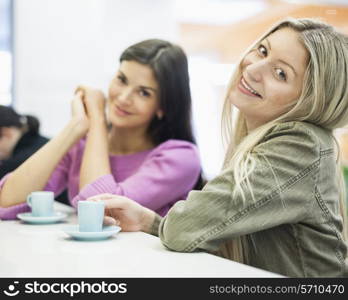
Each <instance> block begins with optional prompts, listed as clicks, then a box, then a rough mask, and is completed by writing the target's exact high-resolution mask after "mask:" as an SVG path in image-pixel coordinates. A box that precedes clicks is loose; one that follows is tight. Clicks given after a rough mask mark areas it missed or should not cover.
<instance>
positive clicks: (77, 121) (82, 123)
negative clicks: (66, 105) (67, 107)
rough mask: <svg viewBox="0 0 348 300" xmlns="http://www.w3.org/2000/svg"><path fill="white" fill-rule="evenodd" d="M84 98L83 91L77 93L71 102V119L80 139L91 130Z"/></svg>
mask: <svg viewBox="0 0 348 300" xmlns="http://www.w3.org/2000/svg"><path fill="white" fill-rule="evenodd" d="M82 97H83V93H82V91H76V93H75V94H74V97H73V98H72V100H71V114H72V116H71V118H72V122H73V123H74V125H75V127H74V128H76V134H77V135H78V136H79V137H83V136H85V135H86V133H87V131H88V128H89V120H88V117H87V112H86V108H85V105H84V103H83V99H82Z"/></svg>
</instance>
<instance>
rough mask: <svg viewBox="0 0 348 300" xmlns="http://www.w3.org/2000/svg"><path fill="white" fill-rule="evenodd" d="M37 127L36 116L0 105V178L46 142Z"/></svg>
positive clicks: (38, 125) (38, 124)
mask: <svg viewBox="0 0 348 300" xmlns="http://www.w3.org/2000/svg"><path fill="white" fill-rule="evenodd" d="M39 127H40V123H39V120H38V119H37V118H36V117H34V116H29V115H20V114H18V113H17V112H16V111H15V110H14V109H13V108H12V107H9V106H4V105H0V179H1V178H2V177H4V176H5V175H6V174H7V173H9V172H11V171H13V170H14V169H16V168H17V167H18V166H19V165H21V164H22V163H23V162H24V161H25V160H26V159H27V158H28V157H29V156H31V155H32V154H33V153H34V152H36V151H37V150H38V149H39V148H41V147H42V146H43V145H44V144H46V143H47V142H48V139H47V138H46V137H43V136H41V135H40V134H39Z"/></svg>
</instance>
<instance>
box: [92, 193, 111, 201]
mask: <svg viewBox="0 0 348 300" xmlns="http://www.w3.org/2000/svg"><path fill="white" fill-rule="evenodd" d="M114 196H115V195H113V194H108V193H105V194H99V195H95V196H93V197H89V198H87V201H101V200H108V199H110V198H112V197H114Z"/></svg>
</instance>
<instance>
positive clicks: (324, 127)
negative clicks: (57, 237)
mask: <svg viewBox="0 0 348 300" xmlns="http://www.w3.org/2000/svg"><path fill="white" fill-rule="evenodd" d="M347 85H348V39H347V37H346V36H344V35H342V34H340V33H338V32H337V31H336V30H334V29H333V28H332V27H331V26H329V25H327V24H324V23H321V22H318V21H315V20H310V19H298V20H286V21H283V22H281V23H279V24H277V25H275V26H274V27H273V28H272V29H271V30H270V31H268V32H267V33H266V34H265V35H264V36H263V37H261V38H260V40H258V41H257V42H256V43H255V44H254V45H253V46H252V47H251V48H250V49H249V50H248V51H247V52H246V54H245V55H244V57H243V58H242V59H241V61H240V64H239V67H238V70H237V71H236V73H235V74H234V76H233V78H232V80H231V83H230V85H229V88H228V92H227V97H226V101H225V109H224V122H225V125H227V129H230V128H231V126H230V125H231V124H232V121H231V120H230V116H231V106H232V105H233V106H234V107H236V108H237V109H238V111H239V115H238V118H237V120H236V124H235V126H234V127H233V130H234V131H233V132H232V133H231V134H229V136H230V138H231V140H230V144H229V148H228V152H227V155H226V159H225V165H224V169H223V171H222V173H221V174H220V175H219V176H218V177H216V178H215V179H213V180H212V181H211V182H209V183H208V184H207V185H206V186H205V187H204V189H203V190H202V191H192V192H191V193H190V194H189V197H188V199H187V201H179V202H177V203H176V204H175V205H174V206H173V207H172V208H171V209H170V211H169V212H168V214H167V215H166V216H165V217H164V218H161V217H160V216H158V215H157V214H155V213H154V212H153V211H150V210H149V209H146V208H144V207H142V206H140V205H139V204H137V203H136V202H134V201H132V200H130V199H128V198H126V197H117V196H111V195H100V196H99V197H95V198H92V199H96V198H97V199H103V200H105V203H106V207H107V210H106V214H107V217H106V220H105V222H109V223H110V222H114V223H115V222H116V223H118V224H120V225H121V227H122V229H123V230H124V231H137V230H142V231H145V232H148V233H152V234H155V235H159V237H160V239H161V241H162V243H163V244H164V245H165V246H166V247H168V248H169V249H171V250H174V251H183V252H193V251H202V250H203V251H208V252H211V253H216V254H218V255H221V256H224V257H227V258H230V259H233V260H236V261H239V262H243V263H246V264H249V265H252V266H255V267H258V268H262V269H266V270H269V271H272V272H276V273H280V274H283V275H286V276H291V277H317V276H318V277H319V276H326V277H328V276H329V277H331V276H334V277H339V276H348V265H347V259H346V257H347V243H346V228H347V224H346V217H345V205H344V199H345V196H344V189H343V185H342V174H341V171H340V165H339V159H338V149H337V144H336V142H335V139H334V137H333V129H335V128H338V127H342V126H344V125H346V124H347V123H348V86H347ZM228 132H229V131H228Z"/></svg>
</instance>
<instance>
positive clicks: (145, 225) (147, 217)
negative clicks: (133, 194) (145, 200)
mask: <svg viewBox="0 0 348 300" xmlns="http://www.w3.org/2000/svg"><path fill="white" fill-rule="evenodd" d="M155 219H156V213H155V212H154V211H152V210H150V209H148V208H147V209H145V210H144V214H143V216H142V220H141V231H143V232H146V233H150V234H153V233H152V231H153V229H152V228H153V225H154V221H155Z"/></svg>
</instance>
